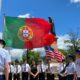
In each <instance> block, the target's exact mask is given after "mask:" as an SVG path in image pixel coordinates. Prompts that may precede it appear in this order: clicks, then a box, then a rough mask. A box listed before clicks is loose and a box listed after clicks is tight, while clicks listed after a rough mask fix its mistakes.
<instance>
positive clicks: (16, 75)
mask: <svg viewBox="0 0 80 80" xmlns="http://www.w3.org/2000/svg"><path fill="white" fill-rule="evenodd" d="M20 73H21V66H20V65H19V61H18V60H15V65H14V75H13V76H14V77H13V79H14V80H20Z"/></svg>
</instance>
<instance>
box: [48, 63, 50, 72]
mask: <svg viewBox="0 0 80 80" xmlns="http://www.w3.org/2000/svg"><path fill="white" fill-rule="evenodd" d="M48 71H49V72H50V64H48Z"/></svg>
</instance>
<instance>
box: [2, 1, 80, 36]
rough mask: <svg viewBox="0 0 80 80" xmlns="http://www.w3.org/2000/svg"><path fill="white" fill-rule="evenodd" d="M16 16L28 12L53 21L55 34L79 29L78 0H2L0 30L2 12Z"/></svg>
mask: <svg viewBox="0 0 80 80" xmlns="http://www.w3.org/2000/svg"><path fill="white" fill-rule="evenodd" d="M4 13H5V15H7V16H18V15H25V14H27V13H29V14H30V15H31V16H34V17H40V18H44V19H46V20H48V16H51V17H52V18H53V19H54V22H55V29H56V33H57V35H64V34H68V33H69V32H70V31H75V30H76V31H77V30H78V32H79V29H80V0H2V9H1V12H0V32H2V31H3V16H4V15H3V14H4Z"/></svg>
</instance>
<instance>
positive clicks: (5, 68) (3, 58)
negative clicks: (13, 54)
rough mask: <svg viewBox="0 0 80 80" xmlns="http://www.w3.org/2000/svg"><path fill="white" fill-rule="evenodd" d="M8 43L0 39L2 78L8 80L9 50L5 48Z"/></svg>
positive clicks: (0, 74) (0, 78)
mask: <svg viewBox="0 0 80 80" xmlns="http://www.w3.org/2000/svg"><path fill="white" fill-rule="evenodd" d="M5 45H6V43H5V41H4V40H2V39H0V80H8V78H9V62H10V61H9V59H10V57H9V56H8V57H7V54H9V53H8V51H7V50H5V49H4V47H5Z"/></svg>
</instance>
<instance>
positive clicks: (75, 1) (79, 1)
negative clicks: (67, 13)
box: [70, 0, 80, 3]
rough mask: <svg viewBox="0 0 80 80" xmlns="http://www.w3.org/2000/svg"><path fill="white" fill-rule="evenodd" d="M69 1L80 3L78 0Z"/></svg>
mask: <svg viewBox="0 0 80 80" xmlns="http://www.w3.org/2000/svg"><path fill="white" fill-rule="evenodd" d="M70 2H71V3H80V0H70Z"/></svg>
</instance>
